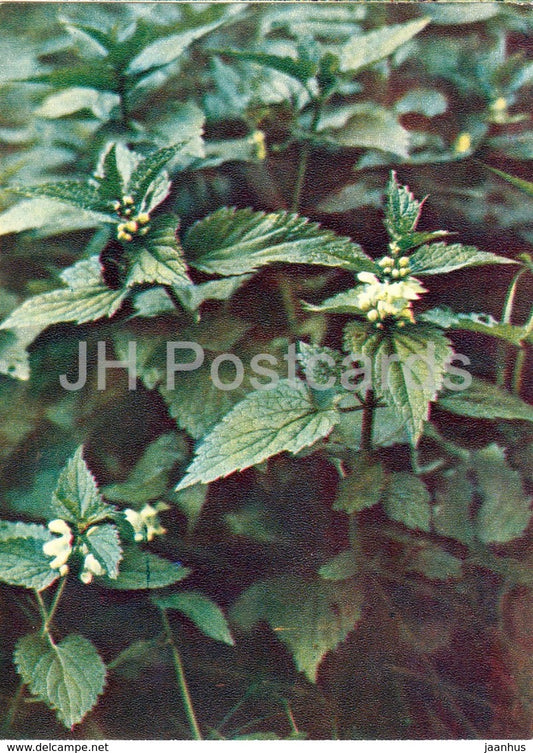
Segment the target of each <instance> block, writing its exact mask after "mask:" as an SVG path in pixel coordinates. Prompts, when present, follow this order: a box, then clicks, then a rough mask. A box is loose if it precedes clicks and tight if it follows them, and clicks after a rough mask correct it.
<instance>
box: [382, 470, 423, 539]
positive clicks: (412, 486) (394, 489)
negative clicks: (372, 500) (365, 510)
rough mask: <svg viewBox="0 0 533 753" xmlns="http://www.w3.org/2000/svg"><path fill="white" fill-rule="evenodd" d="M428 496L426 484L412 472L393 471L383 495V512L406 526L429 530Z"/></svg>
mask: <svg viewBox="0 0 533 753" xmlns="http://www.w3.org/2000/svg"><path fill="white" fill-rule="evenodd" d="M429 502H430V496H429V491H428V489H427V487H426V485H425V484H424V483H423V482H422V481H421V480H420V479H419V478H417V476H414V475H413V474H412V473H393V474H392V475H391V477H390V481H389V484H388V486H387V489H386V491H385V494H384V497H383V506H384V508H385V512H386V513H387V515H388V516H389V518H391V519H392V520H396V521H397V522H398V523H403V524H404V525H406V526H408V528H415V529H417V528H418V529H420V530H422V531H429V529H430V520H431V508H430V506H429Z"/></svg>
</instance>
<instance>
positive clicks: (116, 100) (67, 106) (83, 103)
mask: <svg viewBox="0 0 533 753" xmlns="http://www.w3.org/2000/svg"><path fill="white" fill-rule="evenodd" d="M118 105H120V97H119V95H118V94H115V93H113V92H105V91H98V89H90V88H88V87H84V86H72V87H70V88H68V89H63V90H62V91H59V92H57V93H55V94H50V96H48V97H46V99H45V100H44V102H43V103H42V105H41V106H40V107H39V108H38V109H37V110H36V111H35V115H39V116H40V117H42V118H50V119H51V120H53V119H54V118H63V117H65V116H67V115H72V114H74V113H77V112H80V110H89V111H90V112H92V114H93V115H94V116H95V117H96V118H100V119H101V120H107V119H108V118H110V117H111V112H112V110H113V109H114V108H115V107H117V106H118Z"/></svg>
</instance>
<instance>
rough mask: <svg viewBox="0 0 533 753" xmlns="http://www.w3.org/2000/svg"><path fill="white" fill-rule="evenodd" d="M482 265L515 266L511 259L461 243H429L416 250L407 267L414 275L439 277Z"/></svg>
mask: <svg viewBox="0 0 533 753" xmlns="http://www.w3.org/2000/svg"><path fill="white" fill-rule="evenodd" d="M483 264H516V262H515V261H513V260H512V259H506V258H505V256H498V254H492V253H489V252H488V251H480V250H479V249H477V248H476V247H475V246H463V244H462V243H452V244H451V245H449V246H448V245H446V244H445V243H442V242H440V243H431V244H429V245H426V246H421V248H418V249H417V250H416V251H415V252H414V253H413V254H412V255H411V256H410V258H409V266H410V267H411V270H412V272H413V273H414V274H419V275H441V274H446V273H447V272H453V271H454V270H455V269H462V268H463V267H479V266H481V265H483Z"/></svg>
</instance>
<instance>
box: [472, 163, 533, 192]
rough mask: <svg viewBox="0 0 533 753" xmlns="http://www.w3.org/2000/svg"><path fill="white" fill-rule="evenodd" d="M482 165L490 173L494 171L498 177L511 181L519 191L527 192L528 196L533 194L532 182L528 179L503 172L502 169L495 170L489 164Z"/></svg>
mask: <svg viewBox="0 0 533 753" xmlns="http://www.w3.org/2000/svg"><path fill="white" fill-rule="evenodd" d="M483 167H486V168H487V170H490V171H491V173H494V174H495V175H498V176H499V177H500V178H503V179H504V180H506V181H507V182H508V183H511V185H513V186H514V187H515V188H518V189H520V191H523V192H524V193H527V194H528V196H533V183H531V182H530V181H529V180H523V179H522V178H517V177H516V175H510V174H509V173H504V172H503V170H497V169H496V168H495V167H490V165H483Z"/></svg>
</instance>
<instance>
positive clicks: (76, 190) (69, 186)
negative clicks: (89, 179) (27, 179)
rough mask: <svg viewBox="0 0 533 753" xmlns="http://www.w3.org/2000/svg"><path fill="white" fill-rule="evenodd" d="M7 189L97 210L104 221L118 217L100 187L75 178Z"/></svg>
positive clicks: (14, 186)
mask: <svg viewBox="0 0 533 753" xmlns="http://www.w3.org/2000/svg"><path fill="white" fill-rule="evenodd" d="M5 190H7V191H9V192H10V193H14V194H17V195H18V196H25V197H26V198H28V199H33V198H35V197H38V196H43V197H45V198H47V199H53V200H54V201H58V202H61V203H62V204H68V205H69V206H73V207H76V208H78V209H82V210H83V211H86V212H96V213H97V214H98V216H99V218H100V219H101V220H102V221H103V222H111V223H114V222H116V221H117V218H116V217H115V216H114V215H112V214H109V213H108V212H109V207H108V206H107V203H106V202H104V201H103V200H102V197H101V195H100V193H99V191H98V189H97V188H96V187H94V186H91V185H89V184H87V183H79V182H77V181H74V180H69V181H61V182H59V181H58V182H55V183H36V184H35V185H33V186H17V185H11V186H6V188H5Z"/></svg>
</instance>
